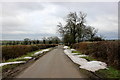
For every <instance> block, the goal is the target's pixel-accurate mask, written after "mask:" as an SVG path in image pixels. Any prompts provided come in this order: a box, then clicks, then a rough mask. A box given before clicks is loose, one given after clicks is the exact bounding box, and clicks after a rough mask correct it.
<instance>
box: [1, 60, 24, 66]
mask: <svg viewBox="0 0 120 80" xmlns="http://www.w3.org/2000/svg"><path fill="white" fill-rule="evenodd" d="M25 62H26V61H16V62H6V63H0V67H2V66H4V65H8V64H18V63H25Z"/></svg>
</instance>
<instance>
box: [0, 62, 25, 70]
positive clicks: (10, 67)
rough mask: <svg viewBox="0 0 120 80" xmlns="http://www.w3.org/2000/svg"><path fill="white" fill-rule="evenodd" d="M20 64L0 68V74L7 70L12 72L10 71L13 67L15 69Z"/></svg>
mask: <svg viewBox="0 0 120 80" xmlns="http://www.w3.org/2000/svg"><path fill="white" fill-rule="evenodd" d="M21 64H23V63H21ZM21 64H8V65H4V66H2V67H0V68H1V70H2V72H7V71H8V70H12V69H14V68H15V67H17V66H19V65H21Z"/></svg>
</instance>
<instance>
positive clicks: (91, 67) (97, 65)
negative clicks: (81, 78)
mask: <svg viewBox="0 0 120 80" xmlns="http://www.w3.org/2000/svg"><path fill="white" fill-rule="evenodd" d="M80 68H82V69H86V70H88V71H92V72H95V71H98V70H99V69H106V68H107V64H106V63H104V62H101V61H90V62H87V63H86V64H84V65H81V66H80Z"/></svg>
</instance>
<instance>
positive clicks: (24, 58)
mask: <svg viewBox="0 0 120 80" xmlns="http://www.w3.org/2000/svg"><path fill="white" fill-rule="evenodd" d="M23 59H32V57H24V58H23Z"/></svg>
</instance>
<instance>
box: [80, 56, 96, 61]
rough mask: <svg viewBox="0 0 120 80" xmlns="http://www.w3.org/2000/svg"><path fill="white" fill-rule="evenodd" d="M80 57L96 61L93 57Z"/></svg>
mask: <svg viewBox="0 0 120 80" xmlns="http://www.w3.org/2000/svg"><path fill="white" fill-rule="evenodd" d="M80 58H84V59H86V60H88V61H96V59H94V58H92V57H90V56H84V57H80Z"/></svg>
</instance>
